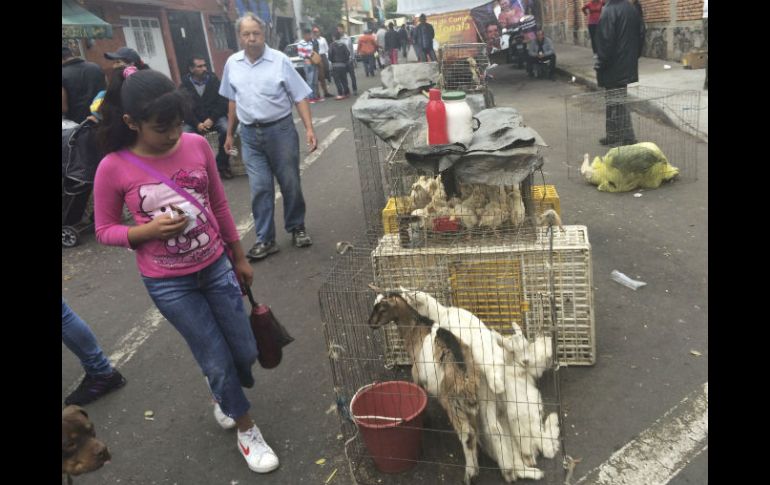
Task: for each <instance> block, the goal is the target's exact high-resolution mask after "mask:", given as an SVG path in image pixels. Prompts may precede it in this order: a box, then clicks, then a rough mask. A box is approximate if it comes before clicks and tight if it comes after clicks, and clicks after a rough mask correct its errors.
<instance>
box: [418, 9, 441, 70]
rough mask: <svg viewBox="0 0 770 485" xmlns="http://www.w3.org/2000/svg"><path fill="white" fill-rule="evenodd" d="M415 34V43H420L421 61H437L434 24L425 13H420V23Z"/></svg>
mask: <svg viewBox="0 0 770 485" xmlns="http://www.w3.org/2000/svg"><path fill="white" fill-rule="evenodd" d="M414 35H415V42H414V43H415V45H417V44H419V45H420V52H421V58H420V62H427V61H433V62H436V53H435V52H434V51H433V38H434V37H435V36H436V33H435V32H434V30H433V26H432V25H431V24H429V23H428V21H427V18H426V17H425V14H424V13H423V14H420V25H418V26H417V28H416V29H415V32H414Z"/></svg>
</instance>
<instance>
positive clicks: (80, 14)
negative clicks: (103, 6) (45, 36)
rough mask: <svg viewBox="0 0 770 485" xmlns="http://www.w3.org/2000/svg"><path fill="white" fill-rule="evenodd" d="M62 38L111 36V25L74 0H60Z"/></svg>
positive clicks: (100, 37) (109, 37)
mask: <svg viewBox="0 0 770 485" xmlns="http://www.w3.org/2000/svg"><path fill="white" fill-rule="evenodd" d="M61 38H62V39H102V38H107V39H111V38H112V25H110V24H109V23H107V22H105V21H104V20H102V19H100V18H99V17H97V16H96V15H94V14H92V13H91V12H89V11H88V10H86V9H85V8H83V7H81V6H80V5H78V4H77V2H75V0H61Z"/></svg>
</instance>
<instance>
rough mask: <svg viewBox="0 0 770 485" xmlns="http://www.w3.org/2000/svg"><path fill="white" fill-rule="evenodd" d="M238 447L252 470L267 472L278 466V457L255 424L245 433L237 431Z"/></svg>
mask: <svg viewBox="0 0 770 485" xmlns="http://www.w3.org/2000/svg"><path fill="white" fill-rule="evenodd" d="M238 449H239V450H240V452H241V455H243V457H244V458H245V459H246V463H247V464H248V465H249V468H250V469H251V470H252V471H255V472H257V473H267V472H271V471H273V470H275V469H276V468H278V465H280V463H279V462H278V457H277V456H276V454H275V452H274V451H273V449H272V448H270V446H268V444H267V443H265V439H264V438H262V433H260V432H259V428H257V425H256V424H255V425H254V426H253V427H252V428H251V429H249V430H248V431H246V432H245V433H241V432H240V431H238Z"/></svg>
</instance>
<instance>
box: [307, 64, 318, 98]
mask: <svg viewBox="0 0 770 485" xmlns="http://www.w3.org/2000/svg"><path fill="white" fill-rule="evenodd" d="M304 68H305V82H306V83H307V85H308V86H310V89H312V90H313V94H312V95H311V96H312V97H313V98H318V66H316V65H315V64H305V66H304Z"/></svg>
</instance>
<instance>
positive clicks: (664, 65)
mask: <svg viewBox="0 0 770 485" xmlns="http://www.w3.org/2000/svg"><path fill="white" fill-rule="evenodd" d="M663 69H671V66H670V65H669V64H663Z"/></svg>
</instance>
